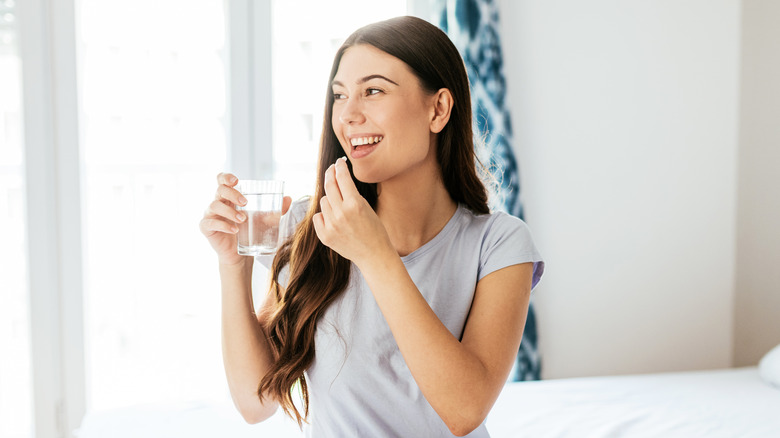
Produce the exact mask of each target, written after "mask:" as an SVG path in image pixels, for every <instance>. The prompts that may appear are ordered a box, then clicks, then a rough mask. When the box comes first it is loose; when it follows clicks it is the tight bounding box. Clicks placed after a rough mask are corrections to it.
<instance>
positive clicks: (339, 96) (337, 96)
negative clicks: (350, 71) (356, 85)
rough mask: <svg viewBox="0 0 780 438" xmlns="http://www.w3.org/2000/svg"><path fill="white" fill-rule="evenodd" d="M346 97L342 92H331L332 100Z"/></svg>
mask: <svg viewBox="0 0 780 438" xmlns="http://www.w3.org/2000/svg"><path fill="white" fill-rule="evenodd" d="M346 98H347V95H346V94H344V93H336V92H335V91H334V92H333V100H342V99H346Z"/></svg>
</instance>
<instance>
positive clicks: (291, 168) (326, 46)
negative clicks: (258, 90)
mask: <svg viewBox="0 0 780 438" xmlns="http://www.w3.org/2000/svg"><path fill="white" fill-rule="evenodd" d="M272 6H273V10H272V14H273V20H272V23H273V26H272V45H273V49H272V57H273V66H272V72H271V73H272V80H273V84H274V85H273V91H272V105H273V109H272V111H271V113H272V114H273V139H272V142H273V160H274V176H273V178H274V179H284V180H285V181H287V187H286V188H285V190H286V191H287V194H288V195H289V196H291V197H292V198H293V199H298V198H300V197H302V196H305V195H313V194H314V182H315V178H316V176H317V175H316V168H317V158H318V156H317V154H318V151H319V143H320V133H321V130H322V124H323V120H322V118H323V107H324V105H325V95H326V91H327V90H328V87H329V84H328V75H329V74H330V68H331V64H332V63H333V56H334V55H335V54H336V51H337V50H338V48H339V47H340V46H341V44H342V43H343V42H344V40H345V39H346V38H347V37H348V36H349V34H351V33H352V32H353V31H355V30H357V29H358V28H359V27H362V26H364V25H366V24H369V23H373V22H376V21H380V20H385V19H387V18H391V17H396V16H399V15H406V14H407V0H328V1H321V0H305V1H302V0H296V1H290V0H274V1H273V3H272ZM301 11H306V13H305V14H302V13H301ZM328 123H329V122H328Z"/></svg>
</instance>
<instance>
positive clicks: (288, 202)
mask: <svg viewBox="0 0 780 438" xmlns="http://www.w3.org/2000/svg"><path fill="white" fill-rule="evenodd" d="M290 205H292V198H291V197H289V196H285V197H284V198H283V199H282V214H286V213H287V211H288V210H289V209H290Z"/></svg>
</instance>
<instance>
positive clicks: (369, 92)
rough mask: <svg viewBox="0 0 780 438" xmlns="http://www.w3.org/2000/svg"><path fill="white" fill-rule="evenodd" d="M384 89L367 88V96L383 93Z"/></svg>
mask: <svg viewBox="0 0 780 438" xmlns="http://www.w3.org/2000/svg"><path fill="white" fill-rule="evenodd" d="M383 92H384V91H382V90H380V89H379V88H367V89H366V96H373V95H375V94H379V93H383Z"/></svg>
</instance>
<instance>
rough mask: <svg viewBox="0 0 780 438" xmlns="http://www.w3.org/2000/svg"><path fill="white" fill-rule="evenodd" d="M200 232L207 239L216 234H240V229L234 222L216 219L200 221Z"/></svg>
mask: <svg viewBox="0 0 780 438" xmlns="http://www.w3.org/2000/svg"><path fill="white" fill-rule="evenodd" d="M200 232H201V233H203V235H205V236H206V237H208V236H211V235H212V234H214V233H217V232H219V233H226V234H236V233H238V227H237V226H236V224H234V223H232V222H227V221H224V220H221V219H215V218H203V219H202V220H201V221H200Z"/></svg>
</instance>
